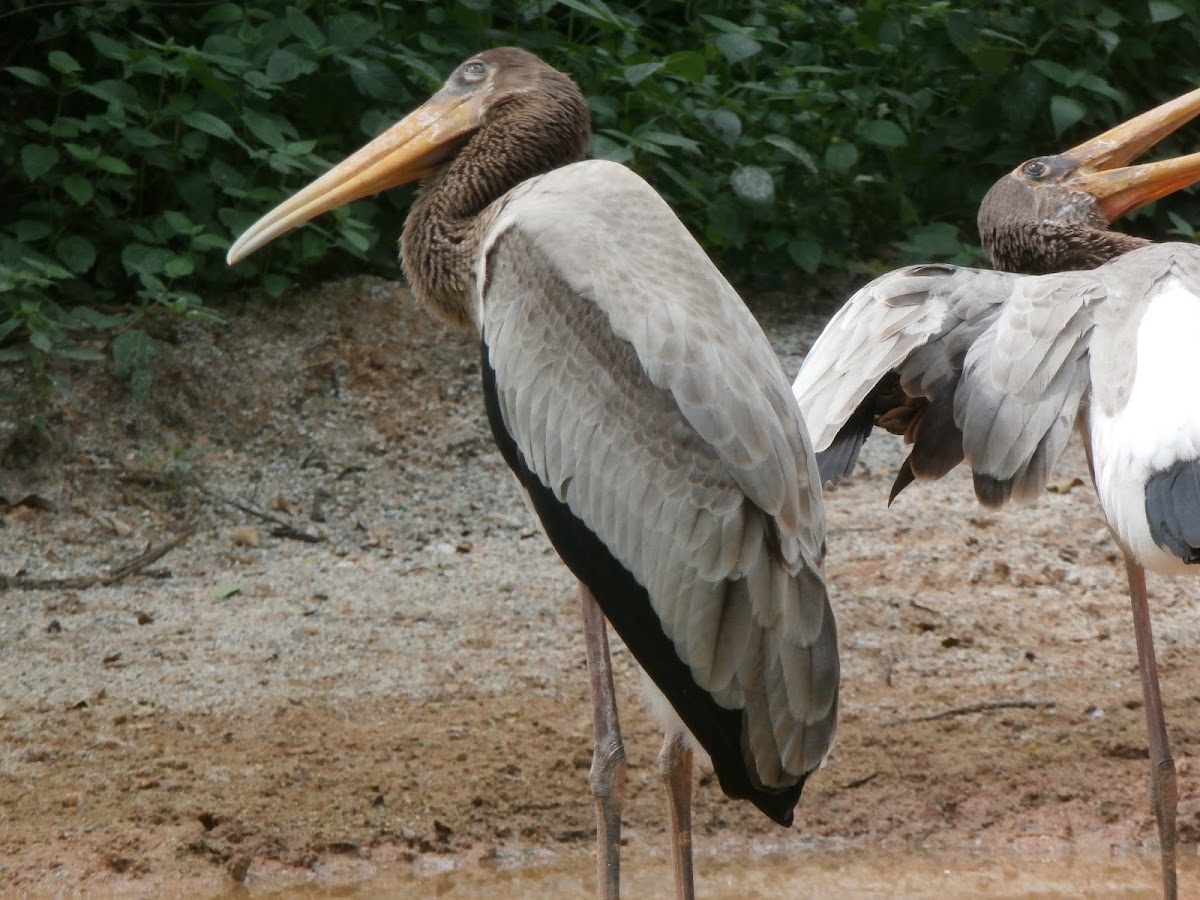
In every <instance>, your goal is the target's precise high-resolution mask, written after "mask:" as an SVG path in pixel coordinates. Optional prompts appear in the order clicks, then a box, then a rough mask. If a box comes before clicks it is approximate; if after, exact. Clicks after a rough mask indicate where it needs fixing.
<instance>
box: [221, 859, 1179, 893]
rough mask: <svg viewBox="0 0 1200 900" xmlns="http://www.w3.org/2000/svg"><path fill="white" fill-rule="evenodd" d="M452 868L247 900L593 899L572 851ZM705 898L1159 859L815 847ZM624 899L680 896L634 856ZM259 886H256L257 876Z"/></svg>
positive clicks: (1125, 878) (992, 888)
mask: <svg viewBox="0 0 1200 900" xmlns="http://www.w3.org/2000/svg"><path fill="white" fill-rule="evenodd" d="M447 865H448V866H451V867H450V868H448V869H446V870H445V871H438V872H425V873H424V874H414V873H412V872H409V873H405V874H399V873H390V874H384V875H380V876H378V877H373V878H371V879H370V880H367V881H363V882H360V883H355V884H342V885H339V886H336V887H335V886H332V885H324V886H321V885H315V884H309V885H305V886H301V887H296V888H292V889H289V890H285V891H279V892H267V893H259V891H257V890H255V889H254V887H253V883H251V885H250V886H249V887H248V889H241V890H239V891H238V893H237V894H235V895H230V896H231V897H232V896H240V897H248V896H255V897H270V898H278V900H311V898H321V897H327V898H333V897H338V898H353V900H361V898H374V897H403V898H409V897H411V898H425V897H430V898H444V900H453V898H466V897H470V898H481V897H488V898H507V897H513V898H521V900H543V898H544V900H550V898H554V900H566V898H580V900H585V898H586V900H590V898H592V897H593V896H594V893H593V891H594V884H595V877H594V870H593V866H594V861H593V859H592V858H591V857H590V856H584V855H578V856H576V855H572V856H571V857H570V858H568V859H566V860H564V859H562V858H556V860H555V861H553V862H550V863H546V864H528V865H509V864H505V863H482V864H481V863H472V864H466V863H447ZM696 867H697V873H696V893H697V895H698V896H699V897H701V898H704V900H757V898H772V900H775V898H841V897H852V898H857V897H902V898H938V900H945V898H981V897H1005V898H1033V897H1036V898H1039V900H1049V898H1060V897H1061V898H1066V897H1088V898H1093V897H1105V898H1134V897H1137V898H1143V897H1144V898H1153V897H1157V896H1158V890H1159V888H1158V884H1159V872H1158V858H1157V857H1156V856H1149V855H1133V854H1129V855H1111V854H1105V853H1103V852H1101V851H1097V852H1094V853H1088V854H1080V855H1069V856H1068V855H1061V856H1057V855H1056V856H1047V857H1039V856H1036V855H1026V854H984V853H978V854H969V853H961V854H936V853H929V854H925V853H907V854H905V853H899V852H893V851H879V852H877V853H870V852H866V851H837V852H826V851H810V852H804V853H800V854H796V853H791V854H786V855H785V854H779V853H771V854H763V855H751V856H750V858H736V857H734V856H732V855H725V854H720V855H712V856H708V855H699V856H698V857H697V859H696ZM621 874H622V878H621V886H622V895H623V896H627V897H630V898H642V897H649V898H655V897H670V896H672V887H671V871H670V868H669V866H668V865H667V863H666V862H665V861H662V860H659V861H654V860H640V861H639V860H633V861H628V862H625V863H624V864H623V865H622V873H621ZM252 882H253V880H252ZM1179 883H1180V888H1181V893H1180V895H1181V896H1183V897H1188V896H1195V895H1194V894H1193V893H1192V892H1191V891H1190V889H1189V887H1188V886H1189V885H1191V886H1192V887H1195V886H1197V885H1200V861H1198V860H1197V859H1196V858H1195V857H1188V858H1186V859H1182V860H1180V866H1179Z"/></svg>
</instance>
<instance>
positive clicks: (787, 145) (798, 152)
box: [763, 134, 817, 175]
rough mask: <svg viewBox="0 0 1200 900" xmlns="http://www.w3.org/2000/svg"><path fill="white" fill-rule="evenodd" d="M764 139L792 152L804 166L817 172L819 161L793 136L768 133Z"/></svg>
mask: <svg viewBox="0 0 1200 900" xmlns="http://www.w3.org/2000/svg"><path fill="white" fill-rule="evenodd" d="M763 140H764V141H765V142H766V143H768V144H770V145H771V146H772V147H778V148H779V149H780V150H782V151H783V152H784V153H789V154H791V155H792V156H794V157H795V158H796V159H797V160H799V162H800V164H801V165H802V166H804V168H806V169H808V171H810V172H811V173H812V174H814V175H816V174H817V161H816V160H815V159H813V155H812V154H811V153H809V152H808V151H807V150H805V149H804V148H803V147H801V146H800V145H799V144H797V143H796V142H795V141H793V140H792V139H791V138H787V137H784V136H783V135H782V134H768V135H767V136H766V137H765V138H763Z"/></svg>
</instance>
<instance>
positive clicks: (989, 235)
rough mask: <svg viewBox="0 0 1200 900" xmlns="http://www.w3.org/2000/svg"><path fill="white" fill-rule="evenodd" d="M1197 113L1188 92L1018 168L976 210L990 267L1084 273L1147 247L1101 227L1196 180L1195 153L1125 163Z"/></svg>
mask: <svg viewBox="0 0 1200 900" xmlns="http://www.w3.org/2000/svg"><path fill="white" fill-rule="evenodd" d="M1198 114H1200V90H1194V91H1192V92H1190V93H1188V94H1185V95H1183V96H1182V97H1177V98H1176V99H1174V100H1171V101H1170V102H1168V103H1164V104H1163V105H1162V106H1159V107H1156V108H1155V109H1152V110H1150V111H1149V112H1146V113H1142V114H1141V115H1140V116H1137V117H1135V118H1133V119H1130V120H1129V121H1128V122H1125V123H1123V124H1121V125H1118V126H1117V127H1116V128H1113V129H1110V130H1109V131H1106V132H1104V134H1101V135H1100V136H1099V137H1095V138H1092V139H1091V140H1089V141H1085V142H1084V143H1082V144H1080V145H1078V146H1077V147H1072V148H1071V149H1070V150H1067V151H1066V152H1065V153H1060V154H1059V155H1057V156H1039V157H1035V158H1034V159H1031V160H1028V161H1026V162H1023V163H1021V165H1019V166H1017V168H1015V169H1013V171H1012V172H1010V173H1009V174H1007V175H1005V176H1004V177H1003V178H1001V179H1000V180H999V181H997V182H996V183H995V184H994V185H992V188H991V190H989V191H988V192H987V195H986V196H985V197H984V198H983V203H982V204H980V207H979V218H978V223H979V237H980V240H981V242H982V243H983V249H984V250H985V251H986V252H987V254H988V256H989V257H990V258H991V260H992V264H993V265H994V266H995V267H996V268H997V269H1000V270H1002V271H1006V272H1021V273H1024V274H1028V275H1040V274H1047V273H1052V272H1065V271H1075V270H1084V269H1092V268H1095V267H1096V266H1099V265H1103V264H1104V263H1106V262H1108V261H1109V260H1110V259H1113V258H1115V257H1117V256H1120V255H1121V254H1122V253H1126V252H1127V251H1129V250H1132V249H1133V248H1134V247H1139V246H1141V245H1143V244H1145V243H1147V242H1146V241H1145V240H1144V239H1142V238H1138V237H1134V236H1132V235H1128V234H1122V233H1121V232H1117V231H1111V230H1109V225H1111V224H1112V223H1113V222H1115V221H1116V220H1117V219H1119V218H1120V217H1121V216H1123V215H1125V213H1127V212H1129V211H1131V210H1134V209H1137V208H1138V207H1141V206H1145V205H1146V204H1148V203H1152V202H1153V201H1155V200H1157V199H1159V198H1160V197H1165V196H1166V195H1167V194H1170V193H1172V192H1174V191H1177V190H1179V189H1180V188H1184V187H1187V186H1188V185H1190V184H1192V183H1194V182H1196V181H1197V180H1200V153H1194V154H1191V155H1189V156H1182V157H1178V158H1175V159H1168V160H1163V161H1161V162H1153V163H1147V164H1144V165H1138V166H1131V165H1129V163H1131V162H1132V161H1133V160H1134V159H1136V158H1137V157H1138V156H1140V155H1141V154H1143V153H1145V152H1146V151H1147V150H1149V149H1150V148H1151V147H1153V146H1154V145H1155V144H1157V143H1158V142H1159V141H1161V140H1162V139H1163V138H1165V137H1166V136H1167V135H1168V134H1170V133H1171V132H1173V131H1175V130H1176V129H1177V128H1179V127H1180V126H1181V125H1183V124H1184V123H1186V122H1189V121H1191V119H1193V118H1194V117H1195V116H1196V115H1198Z"/></svg>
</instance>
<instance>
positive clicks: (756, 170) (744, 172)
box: [729, 166, 775, 206]
mask: <svg viewBox="0 0 1200 900" xmlns="http://www.w3.org/2000/svg"><path fill="white" fill-rule="evenodd" d="M729 183H730V184H731V185H732V186H733V192H734V193H735V194H737V195H738V196H739V197H741V198H742V199H743V200H745V201H746V202H748V203H754V204H758V205H761V206H767V205H769V204H770V203H772V202H774V200H775V179H773V178H772V177H771V173H770V172H768V171H767V170H766V169H764V168H763V167H762V166H740V167H739V168H737V169H735V170H734V172H733V174H732V175H730V176H729Z"/></svg>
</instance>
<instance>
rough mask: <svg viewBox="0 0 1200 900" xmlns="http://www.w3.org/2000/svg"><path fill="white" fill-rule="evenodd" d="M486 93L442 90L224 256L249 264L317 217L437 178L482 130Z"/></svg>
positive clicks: (252, 228) (257, 224)
mask: <svg viewBox="0 0 1200 900" xmlns="http://www.w3.org/2000/svg"><path fill="white" fill-rule="evenodd" d="M481 107H482V95H481V93H472V94H464V93H462V92H460V91H456V90H453V89H449V88H443V89H442V90H440V91H438V92H437V93H436V94H434V95H433V97H431V98H430V99H429V100H427V101H426V102H425V103H424V104H423V105H421V106H420V107H418V108H417V109H415V110H413V111H412V112H411V113H409V114H408V115H407V116H405V117H404V118H403V119H402V120H401V121H400V122H398V123H397V124H395V125H393V126H392V127H391V128H389V129H388V130H387V131H385V132H383V134H381V135H379V137H377V138H375V139H374V140H373V141H371V142H370V143H369V144H367V145H366V146H365V147H363V148H362V149H361V150H359V151H357V152H356V153H354V154H352V155H351V156H349V157H348V158H346V159H345V160H343V161H342V162H340V163H338V164H337V165H336V166H334V167H333V168H332V169H330V170H329V171H328V172H326V173H325V174H324V175H322V176H321V177H320V178H318V179H317V180H316V181H314V182H313V183H312V184H310V185H309V186H308V187H306V188H303V189H302V190H300V191H298V192H297V193H296V194H293V195H292V196H291V197H289V198H288V199H287V200H285V201H284V202H283V203H280V204H279V205H278V206H277V207H275V208H274V209H273V210H271V211H270V212H269V213H267V214H266V215H265V216H263V217H262V218H261V219H259V220H258V221H257V222H255V223H254V224H253V225H251V226H250V227H249V228H247V229H246V231H245V233H244V234H242V236H241V237H240V238H238V239H237V241H235V242H234V244H233V246H232V247H230V248H229V253H228V254H226V256H225V262H226V263H228V264H229V265H233V264H234V263H236V262H238V261H240V260H243V259H245V258H246V257H247V256H249V255H250V254H251V253H253V252H254V251H255V250H257V249H259V248H260V247H262V246H264V245H266V244H269V243H270V242H271V241H273V240H275V238H277V237H279V236H280V235H281V234H283V233H285V232H287V231H291V230H292V229H293V228H295V227H296V226H297V225H302V224H304V223H305V222H307V221H308V220H309V219H311V218H313V217H314V216H319V215H320V214H321V213H323V212H328V211H329V210H331V209H335V208H336V207H339V206H342V205H344V204H346V203H350V202H351V201H353V200H358V199H360V198H362V197H367V196H370V195H371V194H377V193H379V192H380V191H384V190H387V189H388V188H392V187H396V186H397V185H401V184H406V183H407V182H410V181H416V180H418V179H420V178H424V177H426V176H428V175H430V174H432V173H433V172H434V171H435V170H436V169H437V167H438V165H439V164H440V163H442V162H443V161H444V160H445V159H446V158H447V157H448V156H450V155H451V154H452V153H453V152H454V151H455V150H457V149H458V147H459V146H460V145H461V143H462V140H463V139H465V138H466V137H467V136H468V135H469V134H471V132H473V131H474V130H475V129H476V128H477V127H478V126H479V113H480V110H481Z"/></svg>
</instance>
